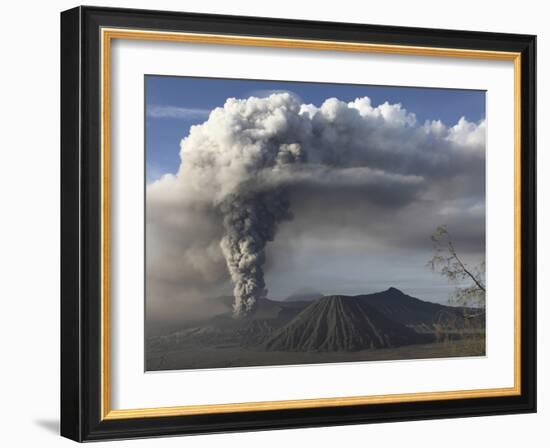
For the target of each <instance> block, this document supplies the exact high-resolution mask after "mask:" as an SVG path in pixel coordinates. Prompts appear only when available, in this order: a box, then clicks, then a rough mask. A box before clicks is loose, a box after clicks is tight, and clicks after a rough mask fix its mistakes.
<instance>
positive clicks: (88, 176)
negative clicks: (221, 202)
mask: <svg viewBox="0 0 550 448" xmlns="http://www.w3.org/2000/svg"><path fill="white" fill-rule="evenodd" d="M101 27H122V28H141V29H149V30H151V29H154V30H162V31H185V32H198V33H209V34H234V35H248V36H260V37H279V38H296V39H315V40H332V41H349V42H366V43H381V44H395V45H414V46H426V47H440V48H461V49H477V50H489V51H491V50H492V51H511V52H521V56H522V64H521V178H522V181H521V203H522V215H521V228H522V233H521V296H522V301H521V352H522V357H521V390H522V393H521V395H518V396H510V397H491V398H473V399H458V400H456V399H455V400H437V401H428V402H413V403H392V404H368V405H359V406H339V407H328V408H314V409H293V410H282V411H254V412H239V413H225V414H223V413H221V414H209V415H198V416H178V417H154V418H140V419H124V420H103V421H101V420H100V399H101V398H100V397H101V389H100V353H101V350H100V329H101V327H100V325H101V322H100V304H101V301H100V298H101V297H100V287H101V285H100V260H101V257H100V187H101V185H100V131H101V129H100V100H101V87H100V62H101V61H100V28H101ZM535 58H536V36H531V35H518V34H501V33H486V32H471V31H455V30H452V31H451V30H436V29H422V28H405V27H390V26H380V25H360V24H349V23H333V22H313V21H302V20H282V19H267V18H255V17H238V16H222V15H204V14H192V13H179V12H166V11H145V10H133V9H114V8H97V7H77V8H74V9H71V10H68V11H65V12H63V13H61V435H62V436H65V437H68V438H70V439H73V440H76V441H92V440H103V439H121V438H141V437H154V436H162V435H183V434H199V433H213V432H231V431H245V430H247V431H250V430H264V429H282V428H298V427H315V426H330V425H342V424H360V423H374V422H387V421H402V420H419V419H434V418H449V417H466V416H480V415H497V414H511V413H528V412H536V191H535V190H536V160H535V158H536V97H535V94H536V63H535Z"/></svg>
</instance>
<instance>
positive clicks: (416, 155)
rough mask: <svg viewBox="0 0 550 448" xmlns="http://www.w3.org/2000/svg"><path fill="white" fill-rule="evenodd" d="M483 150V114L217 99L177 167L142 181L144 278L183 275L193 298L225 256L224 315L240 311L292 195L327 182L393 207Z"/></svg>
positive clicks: (249, 307) (319, 190)
mask: <svg viewBox="0 0 550 448" xmlns="http://www.w3.org/2000/svg"><path fill="white" fill-rule="evenodd" d="M484 148H485V122H484V121H482V122H480V123H479V124H475V123H470V122H468V121H466V120H465V119H461V121H460V122H459V123H458V124H457V125H456V126H454V127H452V128H447V127H445V126H444V125H443V124H442V123H441V122H427V123H425V124H424V125H421V126H419V125H417V123H416V118H415V116H414V114H412V113H409V112H407V111H406V110H405V109H403V108H402V107H401V105H399V104H393V105H391V104H388V103H384V104H382V105H380V106H378V107H373V106H372V105H371V102H370V100H369V98H366V97H365V98H360V99H357V100H355V101H354V102H351V103H344V102H342V101H339V100H337V99H335V98H331V99H327V100H326V101H325V102H324V103H323V104H322V105H321V106H320V107H316V106H313V105H306V104H301V102H300V100H299V99H298V98H296V97H295V96H293V95H291V94H289V93H277V94H273V95H271V96H269V97H267V98H255V97H251V98H248V99H243V100H237V99H228V100H227V101H226V103H225V105H224V106H223V108H217V109H214V110H213V111H212V112H211V114H210V116H209V118H208V120H207V121H206V122H204V123H203V124H201V125H197V126H193V127H192V128H191V130H190V132H189V135H188V136H187V137H185V138H184V139H183V140H182V142H181V152H180V157H181V165H180V168H179V171H178V173H177V174H176V175H166V176H164V177H162V178H161V179H160V180H158V181H156V182H154V183H153V184H151V185H150V186H149V187H148V191H147V207H148V211H147V214H148V216H147V222H148V235H147V238H148V241H147V245H148V249H147V250H148V258H149V254H152V255H151V260H153V261H151V262H149V260H148V263H150V266H148V268H147V269H148V273H147V275H148V280H153V282H152V284H154V283H155V280H157V282H156V284H159V278H160V276H166V275H169V274H166V272H173V273H174V275H173V277H171V279H168V278H164V277H163V279H161V280H162V281H160V283H162V284H163V285H169V284H171V283H177V279H178V278H186V279H189V282H188V283H189V284H190V285H193V287H194V288H195V289H194V290H195V291H196V293H197V296H199V295H200V294H201V293H200V291H201V288H202V287H203V286H204V285H207V284H212V283H215V282H219V281H221V280H223V269H221V268H220V267H221V266H223V263H224V264H225V272H229V275H230V279H231V282H232V284H233V288H234V291H233V292H234V297H235V303H234V312H235V314H236V315H237V316H241V315H246V314H248V313H251V312H253V311H254V308H255V304H256V302H257V300H258V299H260V298H262V297H265V296H266V295H267V288H266V284H265V280H264V264H265V261H266V249H267V245H268V243H269V242H270V241H273V240H274V238H275V237H276V234H277V228H278V225H279V224H281V223H282V222H284V221H287V220H290V219H292V215H293V212H298V211H299V210H293V197H294V196H296V195H299V196H300V200H301V201H302V202H303V201H304V199H303V198H304V196H305V197H307V196H308V195H309V194H315V195H317V196H319V195H323V194H325V193H326V194H327V195H331V194H332V195H334V194H335V193H334V192H335V191H336V192H337V193H336V194H341V195H342V197H346V196H350V195H355V196H354V197H357V198H359V199H360V200H361V201H364V202H366V203H369V202H371V203H378V204H393V205H394V206H395V207H405V206H407V205H408V204H410V203H411V202H413V201H414V200H416V199H418V198H419V197H420V196H422V195H424V197H426V198H430V195H431V199H430V200H433V195H434V194H436V191H435V190H434V188H436V189H437V188H439V189H441V190H443V189H444V186H443V184H444V183H445V182H448V181H449V179H451V180H452V179H454V178H455V177H456V176H457V175H459V174H460V173H463V172H467V171H474V172H476V173H479V172H483V170H484V160H485V159H484ZM438 185H439V187H437V186H438ZM434 186H435V187H434ZM471 188H472V189H474V190H475V191H476V192H477V191H478V190H479V188H480V187H479V186H471ZM306 202H307V200H306ZM336 203H337V204H338V201H336ZM342 204H343V202H342ZM336 206H338V205H336ZM343 206H344V205H343ZM346 207H347V205H346ZM327 219H330V218H328V217H327ZM216 247H217V248H218V249H216ZM190 254H192V256H190ZM167 260H169V261H167ZM155 263H158V264H159V266H162V268H161V267H159V266H156V265H155ZM221 263H222V264H221ZM167 264H169V265H170V268H169V269H166V265H167ZM178 272H179V273H180V275H181V276H182V277H178ZM153 286H154V285H153ZM153 286H152V287H153ZM188 286H189V285H188ZM168 290H170V288H164V289H162V291H161V290H160V289H159V290H157V291H155V293H157V294H161V295H165V296H166V295H174V292H173V291H174V288H172V289H171V291H172V292H170V291H168Z"/></svg>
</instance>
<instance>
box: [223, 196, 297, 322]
mask: <svg viewBox="0 0 550 448" xmlns="http://www.w3.org/2000/svg"><path fill="white" fill-rule="evenodd" d="M289 208H290V204H289V201H288V198H287V197H286V195H285V193H284V192H283V191H282V190H277V191H270V192H264V193H258V194H255V195H251V197H250V198H239V197H237V196H233V197H229V198H228V199H227V200H226V201H224V202H223V204H221V207H220V210H221V211H222V213H223V226H224V229H225V235H224V236H223V238H222V241H221V243H220V244H221V248H222V251H223V254H224V256H225V259H226V260H227V267H228V268H229V273H230V274H231V280H232V281H233V283H234V284H235V289H234V291H233V293H234V295H235V304H234V312H235V314H236V315H242V314H247V313H249V312H251V311H253V309H254V305H255V304H256V300H257V299H258V298H259V297H264V296H265V295H266V294H267V289H266V287H265V282H264V272H263V264H264V262H265V245H266V243H267V242H268V241H272V240H273V238H274V237H275V232H276V228H277V223H279V222H280V221H282V220H284V219H290V218H291V214H290V211H289Z"/></svg>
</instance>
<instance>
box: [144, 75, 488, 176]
mask: <svg viewBox="0 0 550 448" xmlns="http://www.w3.org/2000/svg"><path fill="white" fill-rule="evenodd" d="M278 90H286V91H291V92H293V93H294V94H296V95H298V96H299V97H300V98H301V99H302V100H303V102H304V103H312V104H315V105H316V106H319V105H320V104H321V103H322V102H323V101H324V100H325V99H327V98H330V97H336V98H338V99H340V100H342V101H346V102H347V101H353V100H354V99H355V98H358V97H364V96H368V97H369V98H370V99H371V101H372V104H373V106H377V105H378V104H381V103H384V102H385V101H388V102H390V103H401V104H402V106H403V107H404V108H405V109H407V110H408V111H409V112H414V113H415V114H416V118H417V120H418V122H419V123H423V122H424V121H425V120H441V121H442V122H443V123H444V124H445V125H447V126H451V125H453V124H455V123H456V122H457V121H458V119H459V118H460V117H462V116H465V117H466V118H467V119H468V120H469V121H475V122H477V121H479V120H480V119H482V118H484V117H485V92H484V91H478V90H452V89H427V88H415V87H387V86H369V85H346V84H330V83H305V82H285V81H251V80H237V79H214V78H191V77H176V76H155V75H148V76H146V77H145V106H146V118H145V119H146V177H147V182H151V181H154V180H156V179H158V178H159V177H160V176H161V175H162V174H165V173H175V172H176V171H177V169H178V167H179V164H180V160H179V143H180V141H181V139H182V138H184V137H185V136H186V135H187V134H188V132H189V128H190V127H191V126H192V125H194V124H199V123H202V122H204V121H205V120H206V119H207V118H208V113H209V112H210V110H212V109H213V108H215V107H219V106H223V104H224V103H225V100H226V99H227V98H230V97H235V98H248V97H249V96H253V95H254V96H266V95H267V94H269V93H270V92H272V91H278Z"/></svg>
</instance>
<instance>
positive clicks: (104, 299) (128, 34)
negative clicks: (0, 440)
mask: <svg viewBox="0 0 550 448" xmlns="http://www.w3.org/2000/svg"><path fill="white" fill-rule="evenodd" d="M112 39H134V40H156V41H173V42H188V43H202V44H214V45H240V46H261V47H276V48H302V49H312V50H329V51H330V50H333V51H348V52H365V53H384V54H400V55H414V56H436V57H458V58H474V59H489V60H508V61H513V62H514V279H515V288H514V305H515V306H514V311H515V312H514V386H513V387H508V388H493V389H475V390H457V391H438V392H420V393H408V394H390V395H367V396H354V397H335V398H314V399H301V400H279V401H261V402H245V403H227V404H211V405H187V406H171V407H153V408H141V409H111V407H110V404H111V385H110V378H111V369H110V356H111V352H110V174H111V173H110V163H109V162H110V125H111V123H110V45H111V40H112ZM101 86H102V89H101V176H102V178H101V187H102V188H101V260H102V267H101V282H102V284H101V294H102V296H101V341H100V343H101V372H100V374H101V375H100V376H101V381H100V383H101V397H100V398H101V405H100V414H101V415H100V416H101V419H102V420H115V419H126V418H144V417H163V416H183V415H200V414H214V413H229V412H251V411H262V410H284V409H307V408H316V407H333V406H351V405H365V404H380V403H405V402H412V401H428V400H449V399H465V398H481V397H499V396H512V395H520V394H521V384H520V383H521V381H520V380H521V376H520V375H521V368H520V360H521V340H520V337H521V333H520V329H521V327H520V325H521V320H520V312H521V301H520V298H521V264H520V261H521V227H520V226H521V169H520V168H521V157H520V155H521V53H514V52H497V51H485V50H467V49H457V48H438V47H415V46H403V45H388V44H369V43H353V42H338V41H319V40H303V39H283V38H263V37H249V36H231V35H217V34H199V33H177V32H161V31H143V30H134V29H119V28H102V29H101Z"/></svg>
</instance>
